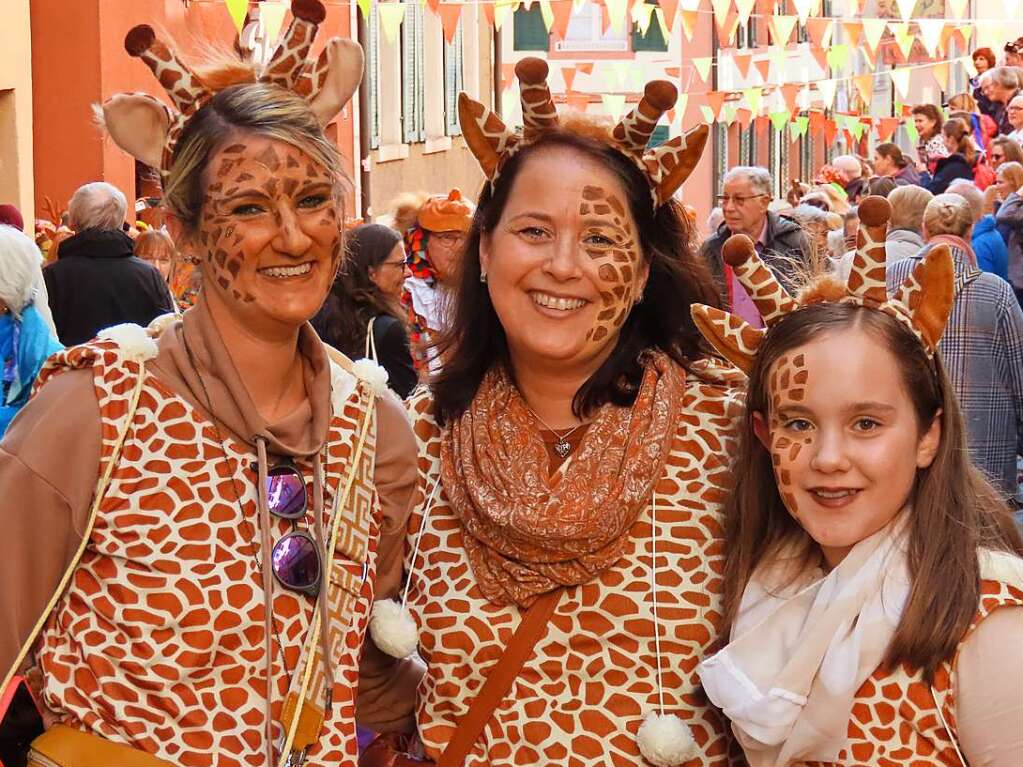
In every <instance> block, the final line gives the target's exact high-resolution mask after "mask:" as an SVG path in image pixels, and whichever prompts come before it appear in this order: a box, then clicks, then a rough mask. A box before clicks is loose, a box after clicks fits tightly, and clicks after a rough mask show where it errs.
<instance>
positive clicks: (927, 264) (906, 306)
mask: <svg viewBox="0 0 1023 767" xmlns="http://www.w3.org/2000/svg"><path fill="white" fill-rule="evenodd" d="M859 215H860V229H859V233H858V235H857V248H856V255H855V257H854V259H853V264H852V269H851V271H850V272H849V278H848V280H847V281H846V283H845V284H844V285H842V284H841V283H839V282H838V281H837V280H834V279H830V280H828V279H824V280H820V281H818V283H817V284H816V285H814V286H812V287H811V288H810V289H809V290H807V291H805V292H804V293H803V295H802V296H801V297H800V300H798V301H797V299H796V298H793V297H792V296H791V295H789V292H788V291H787V290H786V289H785V288H784V287H783V286H782V284H781V283H780V282H779V281H778V279H777V278H776V277H775V276H774V273H773V272H772V271H771V270H770V269H769V268H768V267H767V265H766V264H765V263H764V262H763V260H762V259H761V258H760V256H759V255H758V254H757V251H756V248H755V247H754V245H753V240H751V239H750V238H749V237H747V236H746V235H744V234H733V235H732V236H731V237H729V238H728V240H727V241H726V242H725V244H724V247H723V248H722V249H721V255H722V257H723V258H724V260H725V262H726V263H727V264H728V265H729V266H731V267H732V269H733V270H734V271H735V276H736V279H738V280H739V282H740V283H741V284H742V286H743V287H744V288H745V289H746V291H747V292H748V293H749V295H750V298H751V299H752V300H753V303H754V304H755V305H756V307H757V310H758V311H759V312H760V315H761V316H762V317H763V319H764V324H765V325H766V328H764V329H760V328H755V327H753V326H751V325H749V324H747V323H746V322H745V320H743V319H741V318H740V317H738V316H737V315H734V314H729V313H727V312H723V311H721V310H720V309H715V308H713V307H711V306H705V305H704V304H694V305H693V307H692V315H693V321H694V322H695V323H696V327H697V328H699V330H700V332H701V333H702V334H703V336H704V338H706V339H707V340H708V341H710V343H711V344H713V345H714V348H716V349H717V350H718V351H719V352H720V353H721V354H722V355H723V356H724V357H725V358H727V359H728V360H729V361H730V362H731V363H732V364H733V365H735V366H736V367H737V368H739V369H740V370H742V371H743V372H744V373H746V374H749V372H750V370H751V369H752V367H753V360H754V358H755V357H756V354H757V350H758V349H759V348H760V345H761V344H762V343H763V341H764V338H765V337H766V336H767V334H768V333H769V332H770V331H771V327H772V326H773V325H775V324H776V323H777V322H778V321H779V320H780V319H781V318H782V317H784V316H785V315H787V314H790V313H792V312H796V311H799V310H800V309H803V308H805V307H807V306H811V305H813V304H818V303H825V302H827V303H848V304H856V305H858V306H866V307H870V308H872V309H877V310H878V311H882V312H884V313H885V314H888V315H890V316H892V317H894V318H895V319H896V320H898V321H899V322H901V323H902V324H903V325H904V326H905V327H906V328H908V329H909V330H910V331H912V333H913V335H915V336H916V337H917V339H918V340H919V341H920V343H921V344H923V347H924V350H925V351H926V352H927V357H928V359H932V358H933V357H934V352H935V350H936V349H937V347H938V341H940V340H941V334H942V333H943V332H944V330H945V323H946V322H948V315H949V313H950V312H951V311H952V301H953V298H954V295H955V293H954V290H953V280H954V272H953V269H952V254H951V251H950V250H949V248H948V246H947V245H939V246H937V247H935V248H933V249H931V250H930V251H929V252H928V254H927V256H926V257H924V259H923V261H921V262H920V263H919V264H918V265H917V266H916V268H915V269H914V270H913V272H912V274H910V275H909V277H907V278H906V281H905V282H903V283H902V285H901V286H900V287H899V289H898V290H897V291H896V292H895V294H894V295H893V296H892V297H891V298H889V297H888V290H887V287H886V282H885V249H884V240H885V232H886V230H887V223H888V219H889V217H890V216H891V205H889V203H888V200H886V199H885V198H883V197H876V196H874V197H867V198H866V199H865V200H864V201H863V202H862V203H860V206H859Z"/></svg>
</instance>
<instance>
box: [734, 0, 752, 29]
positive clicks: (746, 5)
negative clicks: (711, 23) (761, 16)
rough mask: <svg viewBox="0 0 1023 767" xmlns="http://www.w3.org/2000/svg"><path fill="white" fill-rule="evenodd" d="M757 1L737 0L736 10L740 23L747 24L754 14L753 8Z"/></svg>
mask: <svg viewBox="0 0 1023 767" xmlns="http://www.w3.org/2000/svg"><path fill="white" fill-rule="evenodd" d="M756 2H757V0H735V9H736V11H737V12H738V16H739V23H740V24H745V23H746V22H748V21H749V17H750V16H751V15H752V14H753V6H754V5H756Z"/></svg>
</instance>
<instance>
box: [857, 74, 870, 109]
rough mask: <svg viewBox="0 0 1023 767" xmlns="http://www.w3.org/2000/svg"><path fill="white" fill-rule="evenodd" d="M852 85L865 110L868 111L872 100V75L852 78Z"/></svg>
mask: <svg viewBox="0 0 1023 767" xmlns="http://www.w3.org/2000/svg"><path fill="white" fill-rule="evenodd" d="M853 85H855V86H856V90H858V91H859V92H860V98H861V99H862V100H863V103H864V105H865V106H866V108H867V109H870V104H871V102H872V101H873V100H874V75H872V74H865V75H856V76H855V77H853Z"/></svg>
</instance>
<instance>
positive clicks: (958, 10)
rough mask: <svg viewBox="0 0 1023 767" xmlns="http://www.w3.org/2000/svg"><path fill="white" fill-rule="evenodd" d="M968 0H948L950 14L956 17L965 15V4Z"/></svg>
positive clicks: (959, 17)
mask: <svg viewBox="0 0 1023 767" xmlns="http://www.w3.org/2000/svg"><path fill="white" fill-rule="evenodd" d="M969 2H970V0H948V7H949V9H950V10H951V11H952V15H953V16H954V17H955V18H957V19H962V18H965V17H966V6H967V5H968V4H969Z"/></svg>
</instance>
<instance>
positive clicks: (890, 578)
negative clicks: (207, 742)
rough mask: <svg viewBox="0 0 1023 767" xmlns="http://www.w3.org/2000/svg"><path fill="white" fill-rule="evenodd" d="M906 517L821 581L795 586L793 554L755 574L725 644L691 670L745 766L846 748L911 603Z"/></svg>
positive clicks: (805, 577)
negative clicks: (858, 699) (856, 713)
mask: <svg viewBox="0 0 1023 767" xmlns="http://www.w3.org/2000/svg"><path fill="white" fill-rule="evenodd" d="M908 516H909V515H908V513H907V512H903V513H900V514H899V515H897V516H896V517H895V519H893V520H892V521H891V522H889V523H888V525H886V526H885V527H884V528H882V529H881V530H879V531H878V532H876V533H874V534H873V535H872V536H870V537H869V538H866V539H864V540H862V541H860V542H859V543H858V544H856V545H855V546H854V547H853V548H852V550H851V551H850V552H849V553H848V554H847V555H846V557H845V559H843V560H842V562H841V563H840V564H839V565H838V567H836V568H835V569H834V570H832V571H831V572H830V573H828V574H827V575H823V573H822V572H821V571H820V570H819V569H816V568H815V569H814V570H812V571H811V572H807V573H803V574H801V575H799V576H798V577H797V578H796V579H795V580H794V581H793V580H792V578H791V575H792V572H793V570H792V567H793V565H794V564H795V560H794V554H793V553H792V552H789V554H788V556H785V555H784V553H783V555H782V556H775V557H771V561H770V562H768V563H766V564H762V565H761V566H760V567H758V568H757V571H756V572H755V573H754V574H753V577H752V578H751V579H750V582H749V584H748V585H747V587H746V590H745V591H744V592H743V595H742V601H741V603H740V605H739V613H738V617H737V618H736V620H735V625H734V626H733V627H732V633H731V637H732V639H731V642H730V643H729V644H728V645H727V646H726V647H725V648H724V649H723V650H721V651H720V652H719V653H717V654H716V655H714V656H712V657H710V658H708V659H707V660H705V661H704V662H703V663H701V664H700V665H699V666H698V667H697V673H699V675H700V679H701V680H702V682H703V686H704V689H705V690H706V691H707V695H708V696H709V697H710V699H711V700H712V701H713V702H714V704H715V705H717V706H718V707H719V708H720V709H721V710H722V711H723V712H724V714H725V716H727V717H728V718H729V719H730V720H731V721H732V729H733V731H734V732H735V735H736V737H737V738H738V739H739V742H740V744H741V745H742V747H743V749H744V750H745V752H746V756H747V758H748V759H749V763H750V766H751V767H766V766H767V765H788V764H792V763H793V762H802V761H823V762H832V761H834V760H835V759H836V758H837V757H838V754H839V752H840V751H841V750H842V749H843V748H844V747H845V745H846V734H847V729H848V726H849V717H850V715H851V713H852V706H853V700H854V698H855V696H856V691H857V690H858V689H859V688H860V685H862V684H863V682H864V681H866V680H867V678H869V677H870V675H871V674H872V673H874V671H875V670H876V669H877V667H878V666H879V665H880V664H881V661H882V660H883V659H884V656H885V653H886V651H887V649H888V645H889V644H890V643H891V639H892V636H893V635H894V633H895V629H896V627H897V626H898V624H899V620H900V619H901V617H902V612H903V610H904V609H905V605H906V600H907V598H908V596H909V588H910V579H909V568H908V565H907V562H906V551H905V548H906V539H907V531H906V527H907V525H906V520H907V519H908Z"/></svg>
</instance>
